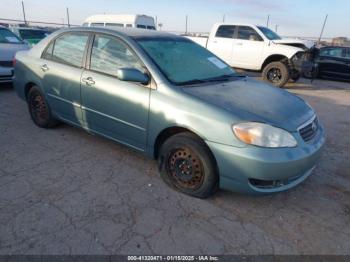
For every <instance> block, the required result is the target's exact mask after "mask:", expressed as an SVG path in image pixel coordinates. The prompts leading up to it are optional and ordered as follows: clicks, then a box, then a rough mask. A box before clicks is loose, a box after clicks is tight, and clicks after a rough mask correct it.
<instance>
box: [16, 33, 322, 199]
mask: <svg viewBox="0 0 350 262" xmlns="http://www.w3.org/2000/svg"><path fill="white" fill-rule="evenodd" d="M14 85H15V89H16V91H17V93H18V95H19V96H20V97H21V98H22V99H24V100H25V101H26V102H27V103H28V108H29V112H30V115H31V118H32V120H33V121H34V123H35V124H36V125H38V126H39V127H43V128H51V127H53V126H55V125H56V124H57V123H58V122H59V121H62V122H65V123H68V124H70V125H74V126H77V127H80V128H83V129H85V130H87V131H88V132H90V133H93V134H98V135H101V136H104V137H106V138H109V139H111V140H113V141H116V142H119V143H122V144H125V145H127V146H129V147H132V148H134V149H135V150H137V151H140V152H143V153H145V154H147V155H149V156H151V157H153V158H156V159H157V160H158V167H159V170H160V175H161V177H162V178H163V180H164V181H165V183H166V184H168V185H169V186H171V187H172V188H174V189H176V190H179V191H181V192H183V193H186V194H189V195H192V196H195V197H200V198H204V197H208V196H209V195H210V194H212V193H213V192H215V190H216V189H217V188H222V189H228V190H232V191H236V192H246V193H258V194H264V193H273V192H280V191H284V190H287V189H290V188H292V187H294V186H296V185H298V184H299V183H301V182H302V181H304V180H305V179H306V178H307V177H308V176H309V175H310V174H311V172H312V171H313V169H314V168H315V166H316V164H317V161H318V159H319V156H320V152H321V148H322V146H323V144H324V142H325V131H324V128H323V126H322V124H321V123H320V121H319V119H318V118H317V116H316V114H315V111H314V110H313V109H312V108H311V107H310V106H309V105H308V104H307V103H305V102H304V101H303V100H302V99H301V98H299V97H297V96H294V95H292V94H290V93H288V92H286V91H284V90H281V89H277V88H275V87H272V86H270V85H268V84H266V83H263V82H260V81H257V80H254V79H250V78H248V77H244V76H241V75H238V74H237V73H236V72H235V71H234V70H233V69H231V68H230V67H229V66H228V65H227V64H226V63H225V62H223V61H222V60H221V59H220V58H218V57H216V56H215V55H214V54H212V53H210V52H209V51H208V50H206V49H204V48H202V47H200V46H199V45H197V44H195V43H194V42H192V41H191V40H189V39H187V38H184V37H181V36H176V35H172V34H168V33H161V32H156V31H151V30H142V29H123V28H121V29H116V30H110V29H104V28H74V29H66V30H61V31H57V32H55V33H53V34H52V35H50V36H49V37H48V38H46V39H44V40H43V41H41V42H40V43H39V44H38V45H36V46H35V47H33V48H32V49H31V50H29V51H22V52H19V53H17V55H16V64H15V79H14ZM96 175H98V174H96Z"/></svg>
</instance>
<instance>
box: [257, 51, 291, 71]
mask: <svg viewBox="0 0 350 262" xmlns="http://www.w3.org/2000/svg"><path fill="white" fill-rule="evenodd" d="M279 61H282V62H283V61H288V57H287V56H285V55H281V54H274V55H270V56H269V57H267V58H266V59H265V61H264V63H263V64H262V66H261V71H262V70H264V68H265V67H266V66H267V65H268V64H270V63H272V62H279Z"/></svg>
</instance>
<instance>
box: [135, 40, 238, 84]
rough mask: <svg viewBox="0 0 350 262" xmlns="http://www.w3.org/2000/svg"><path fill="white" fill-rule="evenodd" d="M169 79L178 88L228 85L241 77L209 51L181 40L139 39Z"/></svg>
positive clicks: (188, 41)
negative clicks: (231, 78) (215, 83)
mask: <svg viewBox="0 0 350 262" xmlns="http://www.w3.org/2000/svg"><path fill="white" fill-rule="evenodd" d="M136 40H137V42H138V43H139V44H140V45H141V47H142V48H143V50H144V51H145V52H146V53H147V54H148V55H149V56H150V58H151V59H152V60H153V61H154V63H155V64H156V65H157V66H158V68H159V69H160V70H161V71H162V73H163V74H164V75H165V76H166V78H167V79H168V80H169V81H170V82H171V83H173V84H175V85H190V84H197V83H204V82H211V81H227V80H228V79H229V78H230V77H235V76H237V75H236V73H235V71H234V70H233V69H232V68H231V67H230V66H229V65H227V64H226V63H225V62H223V61H222V60H220V59H219V58H217V57H216V56H215V55H214V54H212V53H211V52H209V51H208V50H207V49H205V48H203V47H201V46H199V45H198V44H196V43H194V42H192V41H190V40H188V39H186V38H182V37H181V38H180V37H165V38H139V39H136Z"/></svg>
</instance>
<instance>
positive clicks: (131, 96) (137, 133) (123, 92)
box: [81, 34, 150, 151]
mask: <svg viewBox="0 0 350 262" xmlns="http://www.w3.org/2000/svg"><path fill="white" fill-rule="evenodd" d="M119 68H136V69H139V70H143V67H142V64H141V62H140V60H139V59H138V57H136V55H135V54H134V52H132V50H130V48H129V47H128V46H127V45H126V44H125V43H124V42H122V41H121V40H119V39H118V38H116V37H112V36H109V35H104V34H96V35H95V38H94V42H93V46H92V50H91V58H90V65H89V66H88V69H87V70H86V71H84V72H83V75H82V91H81V95H82V109H83V116H84V120H85V123H86V126H85V127H86V128H87V129H88V130H91V131H93V132H96V133H99V134H101V135H103V136H106V137H109V138H111V139H114V140H116V141H118V142H121V143H124V144H127V145H129V146H131V147H134V148H136V149H138V150H141V151H144V150H145V148H146V142H147V141H146V140H147V124H148V110H149V99H150V88H149V87H147V86H144V85H142V84H139V83H133V82H125V81H120V80H119V79H118V78H117V77H116V76H117V71H118V69H119Z"/></svg>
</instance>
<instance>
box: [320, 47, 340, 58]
mask: <svg viewBox="0 0 350 262" xmlns="http://www.w3.org/2000/svg"><path fill="white" fill-rule="evenodd" d="M320 56H329V57H338V58H341V57H343V49H342V48H337V47H335V48H324V49H321V52H320Z"/></svg>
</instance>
